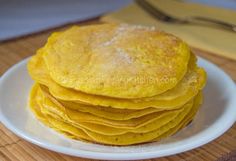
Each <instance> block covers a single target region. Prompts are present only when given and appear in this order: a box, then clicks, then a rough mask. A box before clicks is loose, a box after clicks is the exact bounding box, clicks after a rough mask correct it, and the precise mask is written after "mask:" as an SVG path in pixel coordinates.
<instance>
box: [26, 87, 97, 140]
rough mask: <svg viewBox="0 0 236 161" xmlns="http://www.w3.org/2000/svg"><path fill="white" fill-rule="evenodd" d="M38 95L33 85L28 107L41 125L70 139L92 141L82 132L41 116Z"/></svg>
mask: <svg viewBox="0 0 236 161" xmlns="http://www.w3.org/2000/svg"><path fill="white" fill-rule="evenodd" d="M40 94H41V93H40V90H39V86H38V85H34V86H33V87H32V90H31V93H30V100H29V105H30V109H31V111H32V112H33V113H34V114H35V116H36V117H37V119H39V120H40V121H42V123H44V124H45V125H47V126H49V127H51V128H53V129H54V130H56V131H58V132H60V133H62V134H64V135H66V136H68V137H70V138H74V139H79V140H81V139H82V140H89V141H93V139H91V138H90V137H89V136H88V135H87V134H86V133H84V132H83V130H81V129H78V128H75V127H73V126H71V125H69V124H66V123H63V122H61V121H59V120H56V119H53V118H52V117H51V116H49V115H45V114H43V113H42V111H41V106H40V103H41V102H42V97H39V96H40Z"/></svg>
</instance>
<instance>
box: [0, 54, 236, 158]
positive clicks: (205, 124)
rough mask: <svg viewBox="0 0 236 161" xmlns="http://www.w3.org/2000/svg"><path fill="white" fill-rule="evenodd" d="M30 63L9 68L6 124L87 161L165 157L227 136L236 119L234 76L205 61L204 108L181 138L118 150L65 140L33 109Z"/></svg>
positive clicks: (2, 95)
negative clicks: (35, 114) (30, 108)
mask: <svg viewBox="0 0 236 161" xmlns="http://www.w3.org/2000/svg"><path fill="white" fill-rule="evenodd" d="M26 63H27V60H24V61H22V62H20V63H18V64H16V65H15V66H13V67H12V68H11V69H9V70H8V71H7V72H6V73H5V74H4V75H3V76H2V77H1V80H0V118H1V122H2V123H3V124H4V125H5V126H6V127H7V128H9V129H10V130H11V131H13V132H14V133H15V134H17V135H18V136H20V137H22V138H24V139H26V140H28V141H29V142H32V143H34V144H37V145H39V146H41V147H44V148H47V149H50V150H53V151H57V152H61V153H65V154H69V155H74V156H79V157H85V158H93V159H109V160H124V159H126V160H131V159H147V158H154V157H162V156H167V155H172V154H177V153H180V152H184V151H187V150H190V149H193V148H196V147H199V146H201V145H203V144H206V143H208V142H210V141H212V140H213V139H215V138H217V137H218V136H220V135H221V134H223V133H224V132H225V131H226V130H227V129H229V128H230V127H231V126H232V124H233V123H234V122H235V120H236V112H235V107H236V87H235V84H234V82H233V81H232V80H231V78H230V77H229V76H228V75H226V74H225V73H224V72H223V71H222V70H221V69H219V68H218V67H216V66H215V65H213V64H212V63H210V62H208V61H206V60H203V59H201V58H199V65H200V66H202V67H204V68H205V69H206V71H207V73H208V83H207V85H206V87H205V89H204V98H205V101H204V104H203V106H202V107H201V109H200V111H199V112H198V114H197V116H196V118H195V119H194V121H193V122H192V123H191V124H190V125H189V126H188V127H186V128H185V129H183V130H181V131H180V132H178V133H177V134H176V135H174V136H172V137H170V138H167V139H165V140H163V141H161V142H156V143H148V144H142V145H136V146H127V147H116V146H104V145H98V144H93V143H85V142H81V141H76V140H72V139H68V138H65V137H64V136H62V135H61V134H58V133H56V132H54V131H53V130H51V129H50V128H48V127H46V126H44V125H43V124H41V123H40V122H39V121H37V120H36V119H35V118H34V116H33V114H32V113H31V112H30V111H29V108H28V106H27V101H28V94H29V90H30V88H31V86H32V84H33V81H32V80H31V79H30V77H29V75H28V72H27V69H26Z"/></svg>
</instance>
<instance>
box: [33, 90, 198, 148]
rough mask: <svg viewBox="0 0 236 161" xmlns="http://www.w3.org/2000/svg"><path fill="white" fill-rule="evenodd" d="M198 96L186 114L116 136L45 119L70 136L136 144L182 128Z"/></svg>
mask: <svg viewBox="0 0 236 161" xmlns="http://www.w3.org/2000/svg"><path fill="white" fill-rule="evenodd" d="M36 87H37V86H35V87H34V88H35V89H36ZM31 93H37V92H35V90H34V89H33V90H32V92H31ZM39 96H40V94H39ZM200 98H201V95H198V96H197V97H196V99H195V101H194V105H193V107H192V108H191V111H190V112H188V113H187V114H183V115H181V116H179V117H176V118H174V119H173V120H172V121H170V122H169V123H167V124H165V125H163V126H161V127H160V128H158V129H156V130H154V131H151V132H148V133H138V134H135V133H131V132H128V133H126V134H122V135H117V136H116V135H115V136H107V135H101V134H98V133H95V132H92V131H90V130H85V129H82V128H78V127H74V126H72V125H70V124H68V123H66V122H63V121H60V120H58V119H55V118H53V117H49V116H48V115H46V117H47V120H49V123H50V126H51V127H52V128H54V129H56V130H57V131H59V132H63V133H64V134H66V135H68V136H69V137H71V138H76V139H81V137H84V138H83V139H85V140H90V141H95V142H98V143H102V144H109V145H131V144H137V143H143V142H152V141H155V140H159V139H161V138H163V137H166V136H170V135H172V134H173V133H175V132H176V131H177V130H178V129H180V128H182V126H184V124H186V123H188V122H189V121H190V120H192V118H193V115H195V112H196V111H197V109H198V107H199V104H200V102H201V101H200V100H201V99H200ZM35 99H36V101H37V100H39V101H38V102H41V101H42V99H41V98H40V97H37V95H35V94H31V98H30V100H31V102H34V101H35ZM31 105H34V106H33V107H37V106H35V103H31ZM32 109H36V108H32ZM38 110H39V111H40V110H41V109H40V108H38ZM36 116H37V115H36ZM47 125H48V124H47ZM82 134H83V135H82ZM81 135H82V136H81ZM88 136H89V137H88Z"/></svg>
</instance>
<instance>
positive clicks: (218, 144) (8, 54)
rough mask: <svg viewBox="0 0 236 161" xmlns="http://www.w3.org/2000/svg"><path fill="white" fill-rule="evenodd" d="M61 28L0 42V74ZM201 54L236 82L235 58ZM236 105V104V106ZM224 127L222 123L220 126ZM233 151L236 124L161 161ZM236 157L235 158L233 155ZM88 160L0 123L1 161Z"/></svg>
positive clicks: (206, 160)
mask: <svg viewBox="0 0 236 161" xmlns="http://www.w3.org/2000/svg"><path fill="white" fill-rule="evenodd" d="M91 23H98V20H92V21H88V22H83V23H82V24H81V23H80V25H84V24H91ZM68 26H70V25H66V26H63V27H61V28H57V29H52V30H47V31H45V32H41V33H38V34H33V35H30V36H26V37H22V38H18V39H14V40H10V41H6V42H2V43H0V75H2V74H3V73H4V72H5V71H7V69H9V68H10V67H11V66H12V65H14V64H15V63H17V62H19V61H21V60H22V59H24V58H26V57H28V56H30V55H33V54H35V51H36V50H37V49H38V48H39V47H41V46H43V45H44V44H45V42H46V40H47V37H48V36H49V35H50V33H51V32H53V31H56V30H61V29H64V28H66V27H68ZM193 50H194V51H196V53H197V54H198V55H200V56H201V57H203V58H205V59H208V60H210V61H211V62H213V63H215V64H217V65H218V66H220V67H221V68H222V69H223V70H224V71H225V72H227V73H228V74H229V75H230V76H231V77H232V79H233V80H234V81H236V61H235V60H230V59H226V58H223V57H219V56H216V55H214V54H211V53H208V52H204V51H200V50H199V49H193ZM235 108H236V107H235ZM222 126H223V125H222ZM233 151H235V152H236V124H234V126H233V127H232V128H231V129H230V130H228V131H227V132H226V133H225V134H224V135H222V136H221V137H219V138H218V139H216V140H214V141H212V142H210V143H208V144H206V145H204V146H202V147H200V148H197V149H194V150H191V151H188V152H184V153H181V154H178V155H174V156H170V157H164V158H159V159H150V160H158V161H159V160H160V161H185V160H186V161H201V160H202V161H213V160H217V159H219V158H222V156H223V158H225V160H227V158H228V157H229V156H230V155H231V154H232V152H233ZM234 159H235V158H234ZM8 160H12V161H17V160H20V161H33V160H38V161H58V160H62V161H72V160H73V161H87V160H89V159H84V158H77V157H72V156H68V155H64V154H60V153H56V152H52V151H49V150H46V149H43V148H40V147H38V146H36V145H33V144H31V143H29V142H27V141H25V140H23V139H21V138H19V137H17V136H16V135H15V134H13V133H12V132H11V131H9V130H8V129H6V128H5V127H4V125H2V124H0V161H8Z"/></svg>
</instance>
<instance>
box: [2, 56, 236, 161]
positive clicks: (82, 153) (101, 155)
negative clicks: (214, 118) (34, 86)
mask: <svg viewBox="0 0 236 161" xmlns="http://www.w3.org/2000/svg"><path fill="white" fill-rule="evenodd" d="M29 58H30V57H28V58H25V59H23V60H21V61H20V62H18V63H17V64H15V65H13V66H12V67H11V68H9V69H8V70H7V71H6V72H5V73H4V74H3V75H2V76H1V77H0V90H1V89H2V83H3V82H4V80H5V79H7V77H9V76H10V75H11V74H12V73H13V72H14V71H15V70H17V69H18V68H19V67H20V66H22V65H26V63H27V61H28V60H29ZM200 61H201V62H202V63H204V64H207V65H208V66H210V67H211V68H215V70H217V71H218V72H220V73H221V75H224V77H223V78H224V79H225V81H227V82H228V83H229V84H228V87H229V86H231V87H232V89H230V91H231V92H232V93H233V95H234V96H236V85H235V83H234V81H233V80H232V79H231V77H230V76H229V75H228V74H227V73H225V72H224V71H223V70H222V69H221V68H219V67H218V66H217V65H215V64H213V63H211V62H210V61H208V60H206V59H204V58H201V57H199V56H198V62H200ZM229 103H230V104H229V105H228V106H227V107H228V108H227V111H228V112H230V111H231V110H232V108H233V106H236V99H232V98H231V99H230V101H229ZM1 106H2V105H1V102H0V121H1V123H2V124H3V125H4V126H5V127H6V128H7V129H9V130H10V131H12V132H13V133H14V134H16V135H17V136H18V137H20V138H23V139H24V140H26V141H28V142H30V143H33V144H35V145H38V146H40V147H43V148H45V149H48V150H51V151H55V152H59V153H63V154H67V155H71V156H77V157H83V158H89V159H106V160H121V159H128V160H136V159H149V158H157V157H164V156H170V155H174V154H178V153H182V152H185V151H189V150H192V149H194V148H197V147H200V146H202V145H204V144H207V143H209V142H210V141H213V140H215V139H216V138H218V137H219V136H221V135H222V134H223V133H225V132H226V131H227V130H228V129H230V128H231V127H232V125H233V124H234V123H235V121H236V113H235V114H234V115H233V114H232V117H231V119H228V124H227V125H226V126H222V127H221V128H220V129H221V130H217V131H216V130H214V131H215V133H214V135H213V134H211V135H207V136H205V137H202V138H199V135H200V134H202V132H200V133H199V134H197V135H195V136H192V137H189V138H187V139H184V140H186V141H187V140H189V139H191V140H192V139H193V138H195V137H196V138H198V140H196V141H191V143H188V144H186V145H182V146H181V147H173V148H169V149H167V150H161V153H160V151H159V152H158V151H150V152H146V151H145V152H142V151H141V152H139V153H136V152H125V153H105V152H96V151H88V150H84V149H73V148H68V147H63V146H59V145H54V144H51V143H47V142H45V141H42V140H41V141H40V138H39V139H38V138H35V137H34V136H30V135H28V134H27V133H24V131H21V130H19V129H17V127H15V126H14V125H12V124H11V123H10V122H9V121H8V119H6V117H5V116H4V115H3V113H2V107H1ZM233 116H234V117H233ZM214 125H215V124H213V125H212V126H210V128H208V130H210V129H215V127H214ZM209 136H211V137H209ZM131 154H135V155H131Z"/></svg>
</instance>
